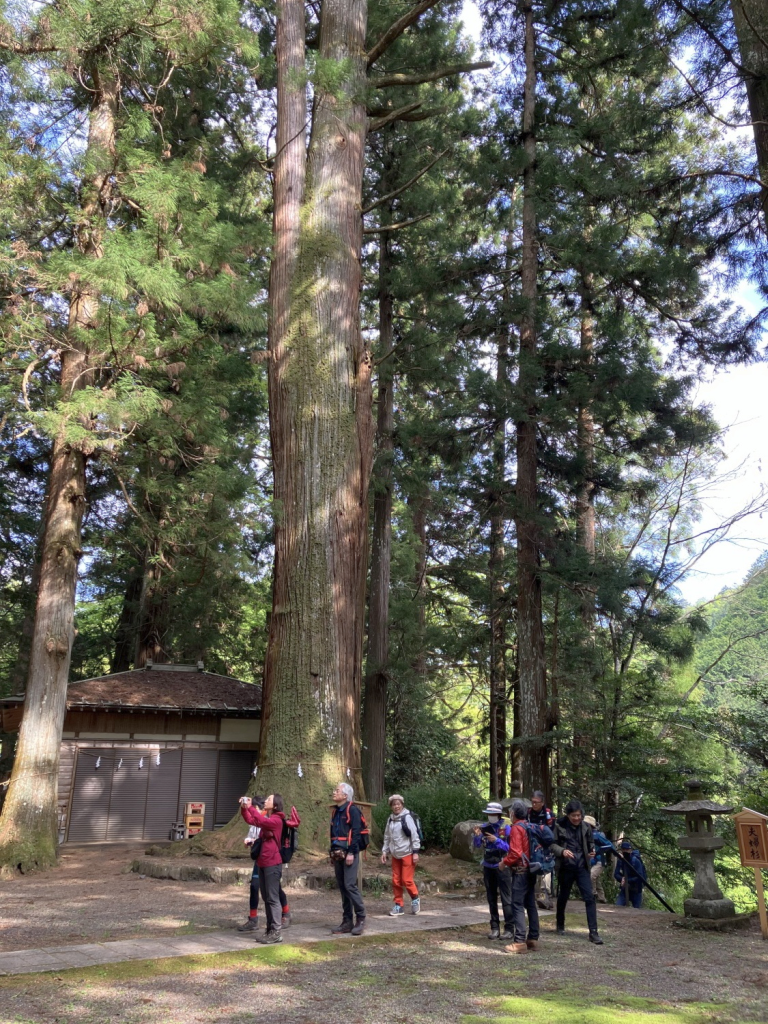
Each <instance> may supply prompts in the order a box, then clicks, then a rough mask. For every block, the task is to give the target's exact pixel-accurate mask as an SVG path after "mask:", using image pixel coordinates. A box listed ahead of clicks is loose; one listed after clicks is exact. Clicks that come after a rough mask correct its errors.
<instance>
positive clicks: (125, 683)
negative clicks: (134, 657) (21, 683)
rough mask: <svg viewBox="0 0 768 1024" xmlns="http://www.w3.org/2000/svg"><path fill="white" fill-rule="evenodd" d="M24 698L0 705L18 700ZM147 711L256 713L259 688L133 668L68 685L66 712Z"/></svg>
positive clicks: (203, 675)
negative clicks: (80, 709)
mask: <svg viewBox="0 0 768 1024" xmlns="http://www.w3.org/2000/svg"><path fill="white" fill-rule="evenodd" d="M23 699H24V697H23V694H22V695H19V696H16V697H7V698H6V699H5V701H3V703H8V704H10V703H14V702H18V701H22V700H23ZM96 707H97V708H105V709H109V708H135V709H137V710H138V709H140V708H150V709H152V710H170V711H180V710H192V711H212V712H214V713H216V712H218V713H219V714H221V713H226V712H228V711H229V712H245V711H250V712H260V711H261V687H260V686H257V685H256V684H255V683H244V682H242V681H241V680H239V679H230V678H229V677H228V676H219V675H216V674H215V673H213V672H203V671H198V670H195V671H189V670H180V669H174V668H173V667H170V666H168V667H164V668H162V669H159V668H157V667H155V668H149V669H146V668H145V669H134V670H133V671H130V672H116V673H114V675H106V676H98V677H97V678H94V679H79V680H76V681H74V682H71V683H70V684H69V686H68V687H67V708H68V709H69V710H77V709H78V708H96Z"/></svg>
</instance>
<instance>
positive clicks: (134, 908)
mask: <svg viewBox="0 0 768 1024" xmlns="http://www.w3.org/2000/svg"><path fill="white" fill-rule="evenodd" d="M145 847H146V843H115V844H108V845H98V844H93V845H83V846H70V845H67V846H65V847H64V849H63V852H62V855H61V863H60V866H59V867H58V868H55V869H53V870H51V871H44V872H41V873H40V874H33V875H28V876H26V877H23V878H22V877H20V878H15V879H13V880H12V881H10V882H0V952H10V951H11V950H16V949H39V948H41V947H46V946H58V945H62V944H64V943H66V942H72V943H83V942H106V941H109V940H111V939H133V938H162V937H163V936H171V935H186V934H192V933H196V932H205V931H208V930H209V929H221V928H233V927H234V926H235V925H237V924H240V923H242V922H243V921H244V920H245V918H246V917H247V916H248V887H247V886H246V885H215V884H212V883H210V882H174V881H172V880H171V879H159V878H141V877H140V876H139V875H136V874H133V873H131V872H127V871H126V868H127V866H128V865H129V864H130V863H131V861H132V860H133V859H134V858H135V857H137V856H139V855H141V854H142V853H143V852H144V849H145ZM249 864H250V861H248V860H243V861H239V862H238V866H239V867H242V866H247V865H249ZM467 868H468V870H469V871H470V872H472V870H473V869H472V867H471V866H470V865H467ZM313 870H315V871H318V870H321V871H322V870H326V866H325V865H321V867H320V868H319V869H318V868H313ZM379 870H385V869H380V868H379V866H378V865H376V864H375V862H369V864H368V865H367V867H366V871H367V872H368V873H373V872H374V871H379ZM327 873H328V874H329V876H330V870H328V871H327ZM475 873H476V872H475ZM475 888H476V887H475ZM481 889H482V886H481ZM286 891H287V894H288V897H289V900H290V902H291V906H292V908H293V907H294V904H296V901H297V900H298V901H299V903H300V904H302V905H304V906H305V907H307V908H311V910H312V916H313V917H316V916H317V915H318V914H322V913H323V910H324V908H326V907H327V915H328V920H329V922H330V923H331V925H334V924H337V923H338V919H340V908H341V904H340V901H339V897H338V895H337V894H335V893H333V892H332V891H330V890H322V889H320V890H307V889H294V888H292V887H291V886H287V887H286ZM467 894H469V890H468V891H467ZM366 901H367V903H368V905H369V909H370V912H371V913H385V912H386V911H387V910H389V908H390V906H391V905H392V903H391V899H390V894H389V892H386V893H383V894H382V895H380V896H378V897H377V896H374V895H371V894H369V893H366Z"/></svg>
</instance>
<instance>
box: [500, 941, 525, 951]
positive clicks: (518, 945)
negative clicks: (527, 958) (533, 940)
mask: <svg viewBox="0 0 768 1024" xmlns="http://www.w3.org/2000/svg"><path fill="white" fill-rule="evenodd" d="M504 949H505V951H506V952H507V953H527V952H528V946H527V945H526V944H525V943H524V942H513V943H512V945H511V946H505V947H504Z"/></svg>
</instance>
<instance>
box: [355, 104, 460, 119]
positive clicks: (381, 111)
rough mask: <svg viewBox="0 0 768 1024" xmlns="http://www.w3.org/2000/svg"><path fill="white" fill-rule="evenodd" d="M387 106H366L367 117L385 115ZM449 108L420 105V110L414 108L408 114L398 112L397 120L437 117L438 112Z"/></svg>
mask: <svg viewBox="0 0 768 1024" xmlns="http://www.w3.org/2000/svg"><path fill="white" fill-rule="evenodd" d="M389 109H390V108H389V107H368V110H367V113H368V116H369V117H386V115H387V114H388V113H389ZM448 110H450V107H422V108H421V109H420V110H414V111H413V112H412V113H410V114H400V116H399V117H398V119H397V120H398V121H426V120H427V118H429V117H437V116H438V114H445V113H447V111H448Z"/></svg>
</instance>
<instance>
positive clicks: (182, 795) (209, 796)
mask: <svg viewBox="0 0 768 1024" xmlns="http://www.w3.org/2000/svg"><path fill="white" fill-rule="evenodd" d="M218 753H219V752H218V750H195V749H192V750H184V751H183V753H182V758H181V785H180V786H179V805H178V808H177V811H176V813H177V819H176V820H177V821H182V820H183V818H184V804H186V803H191V802H192V801H202V802H203V803H204V804H205V827H206V829H212V828H213V814H214V810H213V805H214V801H215V799H216V768H217V767H218Z"/></svg>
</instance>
